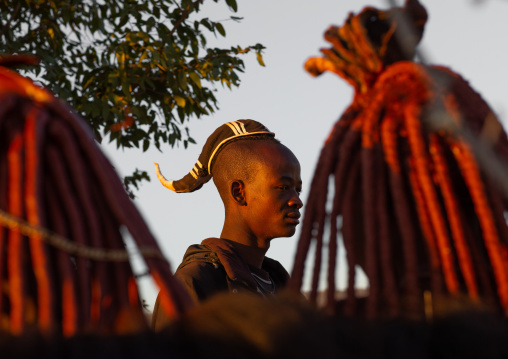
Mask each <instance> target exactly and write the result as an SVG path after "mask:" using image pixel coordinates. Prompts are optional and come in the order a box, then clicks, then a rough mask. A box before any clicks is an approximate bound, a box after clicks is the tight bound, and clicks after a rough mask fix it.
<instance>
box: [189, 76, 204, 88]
mask: <svg viewBox="0 0 508 359" xmlns="http://www.w3.org/2000/svg"><path fill="white" fill-rule="evenodd" d="M189 77H190V78H191V80H192V81H193V82H194V83H195V84H196V85H197V86H198V87H199V88H201V78H200V77H199V75H198V74H197V73H195V72H191V73H190V74H189Z"/></svg>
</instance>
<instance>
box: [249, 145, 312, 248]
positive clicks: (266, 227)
mask: <svg viewBox="0 0 508 359" xmlns="http://www.w3.org/2000/svg"><path fill="white" fill-rule="evenodd" d="M256 151H259V152H258V153H259V154H260V156H259V157H260V158H263V161H260V162H259V163H258V165H257V168H256V173H255V174H254V175H253V176H252V177H251V180H250V181H249V182H248V183H246V185H245V186H246V187H245V190H246V207H245V210H246V213H245V220H246V222H247V224H248V226H249V229H250V231H251V232H252V234H254V235H255V236H256V237H257V238H258V239H263V240H269V239H272V238H276V237H291V236H292V235H293V234H294V233H295V230H296V226H297V225H298V224H299V223H300V221H299V218H300V211H299V209H300V208H301V207H302V206H303V203H302V201H301V200H300V196H299V194H300V191H301V187H302V179H301V177H300V164H299V163H298V160H297V159H296V157H295V156H294V155H293V153H292V152H291V151H289V150H288V149H287V148H285V147H284V146H281V145H279V144H277V143H263V144H259V145H256Z"/></svg>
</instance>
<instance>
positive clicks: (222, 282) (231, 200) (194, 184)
mask: <svg viewBox="0 0 508 359" xmlns="http://www.w3.org/2000/svg"><path fill="white" fill-rule="evenodd" d="M156 166H157V165H156ZM157 172H158V177H159V179H160V180H161V182H162V183H163V184H164V185H165V186H166V187H168V188H170V189H171V190H173V191H175V192H191V191H194V190H196V189H199V188H200V187H201V186H202V185H203V184H204V183H206V182H208V181H209V180H210V178H213V181H214V184H215V186H216V187H217V190H218V192H219V194H220V197H221V199H222V202H223V204H224V210H225V219H224V225H223V228H222V232H221V234H220V237H219V238H207V239H205V240H204V241H203V242H202V243H201V244H200V245H192V246H190V247H189V248H188V250H187V252H186V253H185V256H184V258H183V261H182V263H181V264H180V266H179V267H178V269H177V271H176V273H175V276H176V277H177V278H178V279H179V280H180V281H181V283H182V284H183V285H184V287H185V289H186V290H187V292H188V293H189V295H190V296H191V298H192V299H193V300H194V301H195V302H200V301H202V300H205V299H207V298H209V297H210V296H212V295H214V294H216V293H218V292H223V291H229V292H233V293H236V292H238V291H247V292H254V293H258V294H260V295H265V296H266V295H271V294H274V293H275V292H276V291H277V290H279V289H281V288H282V287H284V286H285V284H286V282H287V280H288V279H289V275H288V273H287V271H286V270H285V269H284V268H283V267H282V265H281V264H280V263H279V262H277V261H275V260H273V259H270V258H268V257H265V254H266V251H267V250H268V248H269V247H270V241H271V240H272V239H273V238H277V237H291V236H292V235H293V234H294V233H295V230H296V226H297V225H298V224H299V223H300V222H299V218H300V212H299V210H300V208H301V207H302V206H303V203H302V201H301V200H300V197H299V194H300V191H301V185H302V181H301V177H300V164H299V162H298V160H297V159H296V157H295V155H294V154H293V153H292V152H291V151H290V150H289V149H288V148H287V147H285V146H284V145H282V144H281V143H280V142H279V141H278V140H276V139H275V138H274V134H273V133H272V132H269V131H268V129H267V128H266V127H264V126H263V125H262V124H260V123H259V122H256V121H253V120H238V121H234V122H230V123H226V124H224V125H222V126H220V127H219V128H218V129H217V130H216V131H215V132H214V133H213V134H212V135H211V136H210V137H209V138H208V140H207V142H206V144H205V146H204V147H203V151H202V153H201V155H200V157H199V160H198V161H197V162H196V165H195V166H194V168H193V169H192V170H191V172H190V173H189V174H187V175H186V176H185V177H184V178H183V179H182V180H180V181H167V180H166V179H165V178H164V177H163V176H162V175H161V174H160V172H159V170H158V166H157ZM163 322H164V318H163V314H162V313H160V311H159V308H158V303H157V302H156V305H155V308H154V319H153V325H154V327H156V328H159V327H161V326H162V325H163V324H164V323H163Z"/></svg>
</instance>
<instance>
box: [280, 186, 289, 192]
mask: <svg viewBox="0 0 508 359" xmlns="http://www.w3.org/2000/svg"><path fill="white" fill-rule="evenodd" d="M279 189H281V190H283V191H286V190H288V189H289V186H279Z"/></svg>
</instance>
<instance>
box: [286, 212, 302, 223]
mask: <svg viewBox="0 0 508 359" xmlns="http://www.w3.org/2000/svg"><path fill="white" fill-rule="evenodd" d="M298 218H300V213H299V212H289V213H288V214H286V220H287V221H288V222H289V223H293V224H299V223H300V221H299V220H298Z"/></svg>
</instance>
